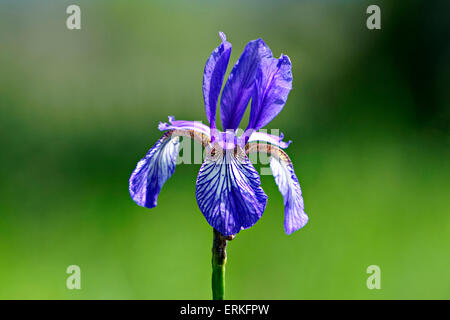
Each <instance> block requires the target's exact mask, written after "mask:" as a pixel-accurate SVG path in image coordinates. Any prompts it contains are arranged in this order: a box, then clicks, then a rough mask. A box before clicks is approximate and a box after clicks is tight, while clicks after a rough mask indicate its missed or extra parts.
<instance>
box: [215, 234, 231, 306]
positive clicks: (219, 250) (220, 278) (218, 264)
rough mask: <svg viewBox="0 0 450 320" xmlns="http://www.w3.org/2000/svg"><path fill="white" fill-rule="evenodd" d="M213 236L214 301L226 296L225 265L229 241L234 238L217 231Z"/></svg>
mask: <svg viewBox="0 0 450 320" xmlns="http://www.w3.org/2000/svg"><path fill="white" fill-rule="evenodd" d="M213 230H214V234H213V246H212V279H211V285H212V294H213V300H223V297H224V294H225V264H226V263H227V251H226V248H227V240H233V238H234V236H228V237H225V236H223V235H222V234H221V233H220V232H219V231H217V230H216V229H213Z"/></svg>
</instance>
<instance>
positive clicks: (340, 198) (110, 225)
mask: <svg viewBox="0 0 450 320" xmlns="http://www.w3.org/2000/svg"><path fill="white" fill-rule="evenodd" d="M69 4H78V5H79V6H80V7H81V11H82V14H81V15H82V17H81V19H82V29H81V30H78V31H77V30H74V31H70V30H68V29H67V28H66V24H65V23H66V22H65V21H66V18H67V16H68V15H67V14H66V13H65V11H66V7H67V6H68V5H69ZM369 4H373V3H372V1H281V2H280V1H246V2H245V3H244V2H242V1H227V2H219V1H171V2H168V1H82V0H81V1H43V0H39V1H11V0H6V1H2V2H1V4H0V48H1V49H0V142H1V147H2V148H1V149H2V151H1V154H0V298H2V299H37V298H40V299H209V298H210V296H211V295H210V259H211V254H210V248H211V241H212V231H211V228H210V227H209V225H208V224H207V222H206V220H205V219H204V218H203V216H202V214H201V213H200V211H199V210H198V207H197V204H196V200H195V179H196V176H197V172H198V169H199V167H200V165H179V166H178V167H177V169H176V172H175V174H174V176H173V177H172V179H170V180H169V181H168V182H167V183H166V185H165V186H164V188H163V190H162V192H161V194H160V196H159V200H158V207H156V208H154V209H152V210H148V209H145V208H141V207H138V206H137V205H135V204H134V202H133V201H132V200H131V199H130V197H129V194H128V178H129V175H130V173H131V172H132V170H133V169H134V167H135V165H136V163H137V161H138V160H139V159H140V158H141V157H142V156H143V155H144V154H145V153H146V152H147V150H148V149H149V148H150V147H151V146H152V145H153V144H154V143H155V141H156V140H157V139H158V137H159V136H160V135H161V132H159V131H158V130H157V124H158V122H159V121H166V119H167V116H168V115H175V116H176V118H177V119H186V120H203V121H206V119H205V115H204V107H203V99H202V91H201V83H202V75H203V67H204V63H205V61H206V59H207V58H208V56H209V54H210V53H211V51H212V50H213V49H214V48H215V47H216V46H217V45H218V43H219V38H218V35H217V33H218V31H219V30H221V31H224V32H225V33H226V34H227V36H228V39H229V41H230V42H231V43H232V44H233V52H232V56H231V60H230V64H234V62H235V60H236V59H237V58H238V57H239V55H240V53H241V51H242V49H243V48H244V46H245V44H246V43H247V41H249V40H252V39H256V38H258V37H262V38H263V39H264V40H265V42H266V43H267V44H268V45H269V46H270V47H271V49H272V51H273V52H274V55H276V56H278V55H279V54H280V53H284V54H287V55H289V57H290V58H291V60H292V63H293V74H294V83H293V88H294V89H293V90H292V92H291V94H290V96H289V99H288V102H287V104H286V106H285V108H284V110H283V111H282V112H281V113H280V115H279V116H278V117H277V118H276V119H275V120H274V121H273V122H272V123H270V125H269V127H268V128H269V129H271V128H279V129H281V130H282V131H283V132H284V133H285V136H286V138H287V139H291V140H293V141H294V143H293V144H291V146H290V147H289V148H288V149H287V152H288V154H289V155H290V157H291V158H292V160H293V162H294V165H295V169H296V173H297V176H298V177H299V179H300V182H301V185H302V189H303V195H304V199H305V205H306V211H307V213H308V214H309V216H310V221H309V224H308V225H307V226H306V227H305V228H304V229H302V230H300V231H297V232H296V233H294V234H293V235H291V236H287V235H286V234H285V233H284V230H283V211H284V209H283V201H282V197H281V195H280V194H279V192H278V190H277V187H276V185H275V183H274V181H273V178H272V177H271V176H263V177H262V185H263V188H264V190H265V192H266V193H267V195H268V196H269V201H268V205H267V209H266V211H265V213H264V215H263V217H262V219H261V220H260V221H259V222H258V223H257V224H256V225H255V226H254V227H253V228H251V229H249V230H245V231H242V232H241V233H239V235H238V236H237V238H236V239H235V240H234V241H232V242H231V243H230V244H229V249H228V264H227V288H226V289H227V292H226V297H227V298H229V299H337V298H341V299H408V298H414V299H418V298H424V299H431V298H437V299H443V298H446V299H449V298H450V272H449V271H450V215H449V213H450V209H449V207H450V200H449V194H450V183H449V180H450V167H449V155H450V154H449V150H450V149H449V142H450V140H449V119H450V116H449V115H450V112H449V110H450V108H449V101H450V99H449V90H448V89H449V83H450V64H449V61H450V46H449V19H448V12H450V6H449V2H444V1H442V2H440V3H439V2H435V3H426V2H425V1H423V2H420V1H409V2H402V3H398V2H397V4H395V5H394V4H393V3H392V1H377V2H376V4H378V5H379V6H380V7H381V18H382V29H381V30H378V31H370V30H368V29H367V28H366V18H367V16H368V15H367V14H366V8H367V6H368V5H369ZM230 69H231V66H230V68H229V70H230ZM245 125H246V124H245V123H244V124H242V126H244V127H245ZM72 264H75V265H79V266H80V267H81V277H82V278H81V281H82V283H81V285H82V289H81V290H68V289H67V288H66V278H67V276H68V275H67V274H66V268H67V267H68V266H69V265H72ZM373 264H374V265H379V266H380V268H381V287H382V289H381V290H369V289H367V287H366V279H367V277H368V274H366V268H367V267H368V266H369V265H373Z"/></svg>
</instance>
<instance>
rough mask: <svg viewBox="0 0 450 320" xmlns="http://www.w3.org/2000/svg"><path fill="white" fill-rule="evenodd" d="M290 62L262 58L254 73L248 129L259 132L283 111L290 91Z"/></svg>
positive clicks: (287, 59) (281, 59)
mask: <svg viewBox="0 0 450 320" xmlns="http://www.w3.org/2000/svg"><path fill="white" fill-rule="evenodd" d="M291 69H292V68H291V61H290V60H289V57H288V56H285V55H281V57H280V59H276V58H272V57H268V58H263V59H262V60H261V63H260V65H259V68H258V71H257V73H256V81H255V90H254V92H253V96H252V104H251V110H250V120H249V123H248V129H253V130H259V129H260V128H262V127H264V126H265V125H267V124H268V123H269V122H270V121H272V120H273V119H274V118H275V117H276V116H277V115H278V113H280V111H281V109H283V107H284V105H285V103H286V100H287V98H288V95H289V91H291V89H292V70H291Z"/></svg>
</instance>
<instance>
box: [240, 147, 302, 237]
mask: <svg viewBox="0 0 450 320" xmlns="http://www.w3.org/2000/svg"><path fill="white" fill-rule="evenodd" d="M246 152H247V154H248V153H251V152H267V153H269V154H270V168H271V169H272V174H273V176H274V178H275V183H276V184H277V186H278V189H279V190H280V192H281V194H282V195H283V199H284V229H285V231H286V233H287V234H291V233H293V232H294V231H296V230H298V229H300V228H303V227H304V226H305V225H306V223H307V222H308V216H307V215H306V213H305V211H304V202H303V197H302V190H301V189H300V183H299V182H298V179H297V176H296V175H295V172H294V167H293V166H292V162H291V160H290V159H289V157H288V155H287V154H286V153H285V152H284V151H283V150H281V149H280V148H278V147H275V146H272V145H269V144H258V143H249V144H248V145H247V149H246Z"/></svg>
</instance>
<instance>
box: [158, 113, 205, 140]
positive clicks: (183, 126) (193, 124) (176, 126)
mask: <svg viewBox="0 0 450 320" xmlns="http://www.w3.org/2000/svg"><path fill="white" fill-rule="evenodd" d="M169 122H170V124H168V123H166V122H160V123H159V125H158V129H159V130H161V131H164V130H195V131H197V132H200V133H202V134H204V135H206V136H207V137H210V129H209V127H208V126H207V125H204V124H203V123H202V122H201V121H186V120H175V117H174V116H169Z"/></svg>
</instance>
